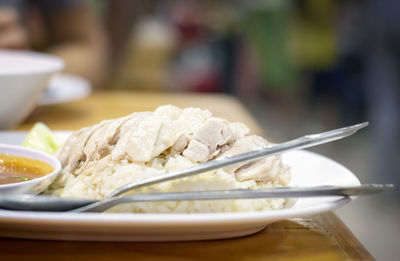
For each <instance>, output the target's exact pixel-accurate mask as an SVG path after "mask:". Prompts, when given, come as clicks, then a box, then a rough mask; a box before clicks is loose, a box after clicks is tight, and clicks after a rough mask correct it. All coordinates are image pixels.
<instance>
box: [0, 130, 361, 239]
mask: <svg viewBox="0 0 400 261" xmlns="http://www.w3.org/2000/svg"><path fill="white" fill-rule="evenodd" d="M61 134H62V135H66V134H67V133H65V132H64V133H61ZM25 135H26V133H24V132H0V142H3V143H4V142H7V141H9V142H13V143H16V144H18V143H20V142H22V140H23V138H24V137H25ZM283 160H284V162H285V163H287V164H289V165H290V166H291V167H292V175H293V180H292V183H291V185H294V184H295V185H297V186H319V185H349V186H357V185H360V182H359V180H358V179H357V178H356V177H355V176H354V174H352V173H351V172H350V171H349V170H348V169H346V168H345V167H343V166H342V165H340V164H338V163H336V162H335V161H333V160H331V159H328V158H326V157H324V156H321V155H318V154H315V153H312V152H307V151H293V152H289V153H285V154H283ZM351 200H352V199H351V198H343V197H324V198H303V199H299V200H298V201H297V202H296V204H295V205H294V206H293V207H292V208H289V209H282V210H276V211H268V212H267V211H265V212H241V213H202V214H128V213H127V214H112V213H101V214H98V213H76V214H73V213H50V212H18V211H7V210H0V236H3V237H15V238H33V239H53V240H95V241H110V240H111V241H182V240H205V239H220V238H230V237H238V236H244V235H249V234H252V233H255V232H258V231H260V230H262V229H263V228H265V227H266V226H267V225H268V224H270V223H273V222H275V221H278V220H282V219H286V218H294V217H301V216H308V215H313V214H318V213H322V212H325V211H329V210H333V209H336V208H339V207H341V206H343V205H345V204H346V203H349V202H350V201H351Z"/></svg>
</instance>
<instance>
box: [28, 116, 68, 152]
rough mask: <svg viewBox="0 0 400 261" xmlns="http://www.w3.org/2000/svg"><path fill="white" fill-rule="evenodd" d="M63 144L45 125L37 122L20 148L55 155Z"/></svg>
mask: <svg viewBox="0 0 400 261" xmlns="http://www.w3.org/2000/svg"><path fill="white" fill-rule="evenodd" d="M63 143H64V141H63V140H62V139H60V138H59V137H57V136H56V135H54V133H53V132H52V131H51V130H50V129H49V128H48V127H47V126H46V125H45V124H43V123H41V122H39V123H36V124H35V125H34V126H33V128H32V129H31V131H30V132H29V134H28V136H26V138H25V140H24V142H23V143H22V146H24V147H28V148H32V149H37V150H40V151H44V152H47V153H49V154H55V153H56V151H57V150H58V149H59V148H60V147H61V146H62V145H63Z"/></svg>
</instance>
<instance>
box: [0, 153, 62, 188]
mask: <svg viewBox="0 0 400 261" xmlns="http://www.w3.org/2000/svg"><path fill="white" fill-rule="evenodd" d="M53 170H54V168H53V167H52V166H51V165H50V164H49V163H47V162H43V161H41V160H35V159H31V158H26V157H21V156H15V155H10V154H4V153H0V184H10V183H17V182H21V181H27V180H31V179H35V178H40V177H43V176H45V175H47V174H49V173H51V172H53Z"/></svg>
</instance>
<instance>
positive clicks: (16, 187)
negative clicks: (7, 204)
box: [0, 144, 61, 194]
mask: <svg viewBox="0 0 400 261" xmlns="http://www.w3.org/2000/svg"><path fill="white" fill-rule="evenodd" d="M0 153H3V154H9V155H15V156H21V157H26V158H31V159H36V160H41V161H44V162H46V163H49V164H50V165H51V166H52V167H53V168H54V170H53V172H51V173H49V174H47V175H45V176H43V177H40V178H35V179H31V180H28V181H21V182H17V183H11V184H2V185H0V194H22V193H29V194H38V193H40V192H42V191H43V190H45V189H46V188H47V187H48V186H49V185H50V184H51V183H52V182H53V181H54V179H55V178H56V177H57V175H58V173H59V172H60V170H61V162H60V161H59V160H58V159H57V158H56V157H54V156H51V155H50V154H47V153H44V152H41V151H37V150H33V149H28V148H24V147H21V146H15V145H6V144H0Z"/></svg>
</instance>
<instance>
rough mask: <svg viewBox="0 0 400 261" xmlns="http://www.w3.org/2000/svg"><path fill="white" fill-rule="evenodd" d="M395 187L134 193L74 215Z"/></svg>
mask: <svg viewBox="0 0 400 261" xmlns="http://www.w3.org/2000/svg"><path fill="white" fill-rule="evenodd" d="M393 187H394V186H393V185H392V184H385V185H382V184H364V185H361V186H318V187H282V188H268V189H233V190H211V191H190V192H175V193H152V194H132V195H128V196H124V197H114V198H106V199H103V200H100V201H98V202H95V203H93V204H90V205H87V206H84V207H81V208H78V209H74V210H72V211H71V212H103V211H105V210H107V209H109V208H111V207H113V206H116V205H119V204H123V203H134V202H157V201H182V200H222V199H255V198H303V197H332V196H344V197H349V196H357V195H369V194H376V193H380V192H382V191H385V190H389V189H392V188H393Z"/></svg>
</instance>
